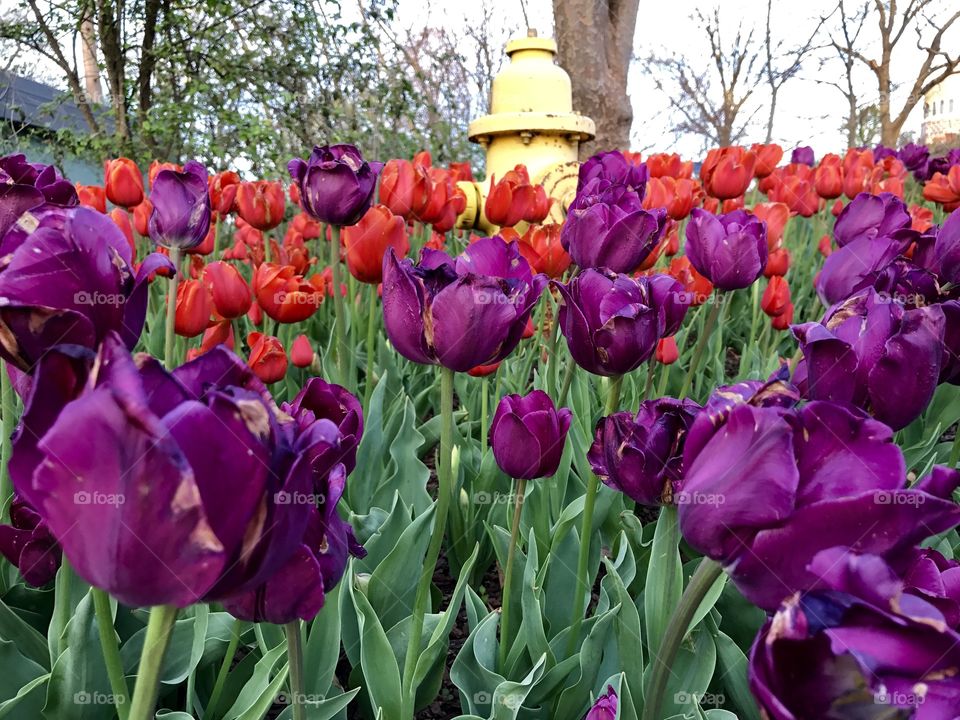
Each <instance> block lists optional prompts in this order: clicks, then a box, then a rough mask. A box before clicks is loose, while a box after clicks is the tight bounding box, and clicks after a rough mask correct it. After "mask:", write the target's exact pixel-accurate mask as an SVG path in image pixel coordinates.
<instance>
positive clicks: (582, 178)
mask: <svg viewBox="0 0 960 720" xmlns="http://www.w3.org/2000/svg"><path fill="white" fill-rule="evenodd" d="M649 176H650V173H649V171H648V170H647V165H646V163H632V162H630V161H629V160H627V158H626V157H625V156H624V154H623V153H622V152H620V151H619V150H610V151H608V152H600V153H597V154H596V155H594V156H592V157H590V158H589V159H587V161H586V162H585V163H583V165H581V166H580V174H579V175H578V177H577V194H578V195H579V194H580V193H581V192H582V191H583V190H584V188H586V187H587V186H588V185H589V184H590V182H591V181H593V180H597V179H600V180H607V181H609V182H611V183H613V184H614V185H625V186H626V187H627V188H628V189H630V190H632V191H633V192H635V193H636V194H637V197H638V198H639V199H640V200H643V194H644V192H646V189H647V179H648V178H649Z"/></svg>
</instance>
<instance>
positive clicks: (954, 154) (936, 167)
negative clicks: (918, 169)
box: [924, 148, 960, 180]
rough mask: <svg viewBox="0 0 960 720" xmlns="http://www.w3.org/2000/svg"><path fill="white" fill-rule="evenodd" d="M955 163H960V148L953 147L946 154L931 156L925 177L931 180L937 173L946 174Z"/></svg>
mask: <svg viewBox="0 0 960 720" xmlns="http://www.w3.org/2000/svg"><path fill="white" fill-rule="evenodd" d="M954 165H960V148H953V149H952V150H950V152H948V153H947V154H946V155H940V156H939V157H935V158H931V159H930V162H929V163H928V164H927V177H926V178H924V179H925V180H929V179H930V178H932V177H933V176H934V174H935V173H942V174H943V175H946V174H947V173H949V172H950V168H952V167H953V166H954Z"/></svg>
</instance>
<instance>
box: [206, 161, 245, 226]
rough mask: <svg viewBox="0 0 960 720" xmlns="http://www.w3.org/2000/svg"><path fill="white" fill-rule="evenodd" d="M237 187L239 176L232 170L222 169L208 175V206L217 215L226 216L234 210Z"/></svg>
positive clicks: (238, 186)
mask: <svg viewBox="0 0 960 720" xmlns="http://www.w3.org/2000/svg"><path fill="white" fill-rule="evenodd" d="M239 188H240V176H239V175H238V174H237V173H235V172H234V171H233V170H224V171H223V172H218V173H217V174H216V175H211V176H210V181H209V191H210V207H211V208H212V209H213V211H214V212H215V213H217V215H218V216H219V217H221V218H223V217H226V216H227V215H229V214H230V213H232V212H233V211H234V210H236V205H237V190H238V189H239Z"/></svg>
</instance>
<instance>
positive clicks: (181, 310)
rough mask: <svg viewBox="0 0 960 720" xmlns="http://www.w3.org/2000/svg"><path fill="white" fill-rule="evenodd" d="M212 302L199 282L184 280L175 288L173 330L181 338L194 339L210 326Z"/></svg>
mask: <svg viewBox="0 0 960 720" xmlns="http://www.w3.org/2000/svg"><path fill="white" fill-rule="evenodd" d="M212 312H213V302H212V301H211V300H210V293H209V292H208V291H207V288H206V287H205V286H204V284H203V283H202V282H201V281H199V280H184V281H183V282H181V283H180V284H179V285H178V286H177V310H176V317H175V322H174V330H175V331H176V333H177V335H180V336H182V337H196V336H197V335H199V334H200V333H202V332H203V331H204V330H206V329H207V325H209V324H210V314H211V313H212Z"/></svg>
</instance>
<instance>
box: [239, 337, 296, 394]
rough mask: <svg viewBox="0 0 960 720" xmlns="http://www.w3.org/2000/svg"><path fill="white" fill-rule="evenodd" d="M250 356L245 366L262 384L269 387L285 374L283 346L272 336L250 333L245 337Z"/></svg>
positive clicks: (285, 357)
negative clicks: (247, 366)
mask: <svg viewBox="0 0 960 720" xmlns="http://www.w3.org/2000/svg"><path fill="white" fill-rule="evenodd" d="M247 345H248V346H249V347H250V355H249V357H248V358H247V365H249V366H250V369H251V370H253V372H254V374H255V375H256V376H257V377H258V378H260V380H262V381H263V382H264V383H266V384H267V385H270V384H271V383H275V382H277V381H278V380H282V379H283V376H284V375H286V374H287V353H286V352H284V349H283V344H282V343H281V342H280V340H279V339H277V338H276V337H274V336H273V335H264V334H263V333H259V332H252V333H250V334H249V335H247Z"/></svg>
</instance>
